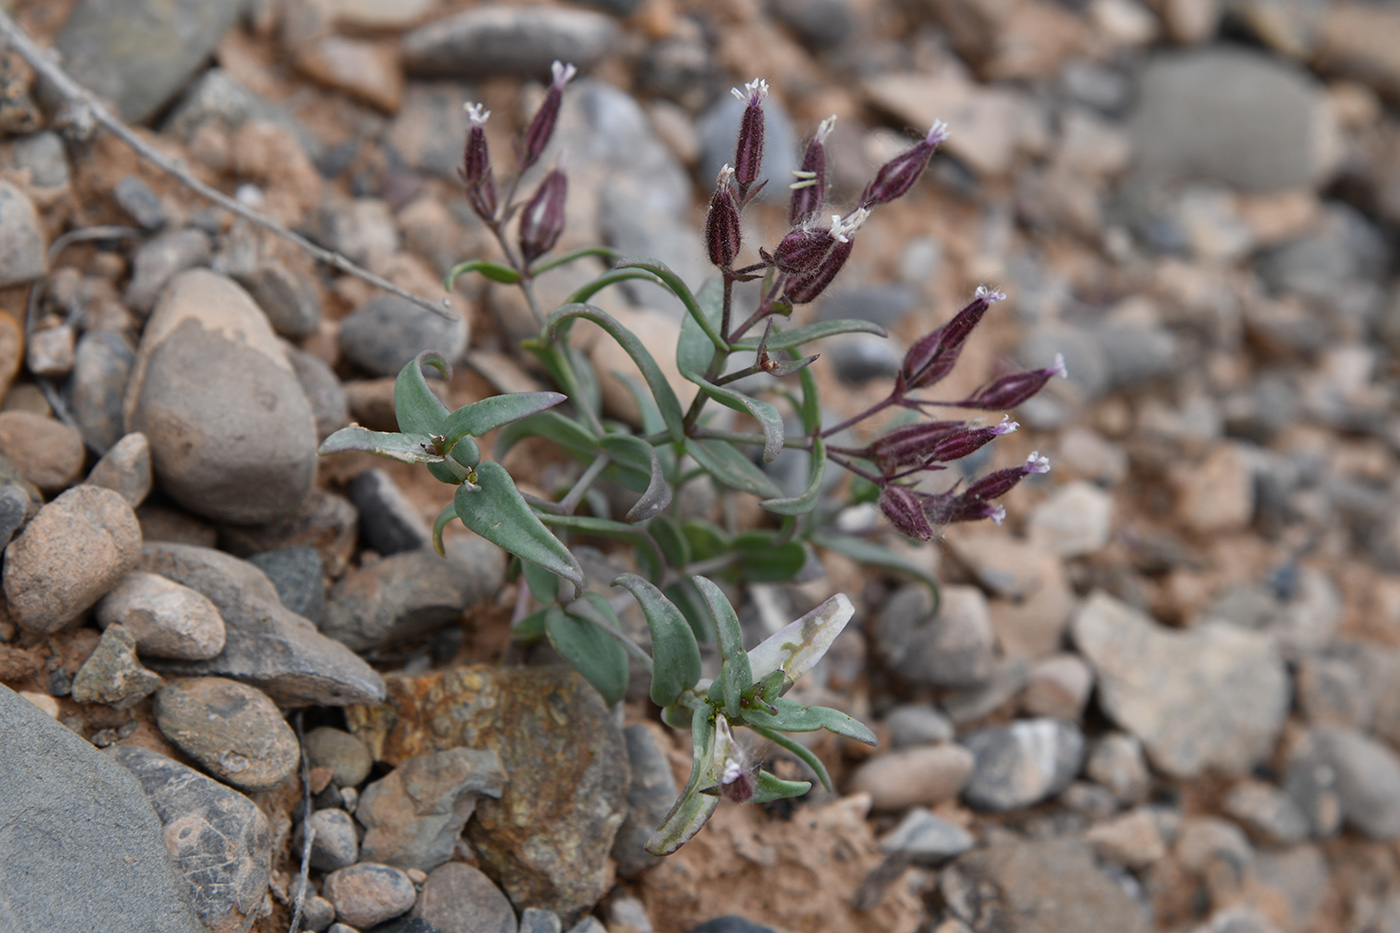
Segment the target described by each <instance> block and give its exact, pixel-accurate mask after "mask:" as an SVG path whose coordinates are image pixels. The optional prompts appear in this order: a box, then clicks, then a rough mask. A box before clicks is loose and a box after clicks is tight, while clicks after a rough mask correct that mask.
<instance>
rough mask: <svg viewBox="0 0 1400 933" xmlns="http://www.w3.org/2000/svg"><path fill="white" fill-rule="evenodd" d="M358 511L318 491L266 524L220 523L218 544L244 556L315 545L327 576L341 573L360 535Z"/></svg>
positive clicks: (337, 497)
mask: <svg viewBox="0 0 1400 933" xmlns="http://www.w3.org/2000/svg"><path fill="white" fill-rule="evenodd" d="M359 514H360V513H359V512H357V511H355V506H353V505H352V504H351V503H350V500H349V499H346V498H345V497H344V496H338V495H336V494H335V493H333V492H325V491H322V490H317V491H315V492H313V493H311V495H310V496H309V497H308V498H307V500H306V503H305V505H303V506H302V507H301V508H300V509H298V510H297V511H296V512H293V513H292V514H290V515H286V516H283V517H282V518H280V519H277V520H275V521H271V522H268V523H267V524H265V525H223V526H221V527H220V528H219V547H221V548H223V549H224V550H226V551H229V552H230V553H232V554H238V555H241V556H244V557H247V556H251V555H253V554H258V553H261V552H263V551H277V550H281V549H283V548H289V547H303V546H304V547H314V548H315V549H316V550H317V551H319V552H320V553H321V562H322V563H323V564H324V565H325V568H326V575H327V576H328V577H331V578H335V577H339V576H342V575H343V574H344V573H345V568H346V567H348V566H349V564H350V558H351V556H352V555H353V554H354V552H355V544H356V541H357V540H358V538H359V533H360V528H359Z"/></svg>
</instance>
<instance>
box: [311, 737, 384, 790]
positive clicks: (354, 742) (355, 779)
mask: <svg viewBox="0 0 1400 933" xmlns="http://www.w3.org/2000/svg"><path fill="white" fill-rule="evenodd" d="M303 747H304V748H305V750H306V757H307V759H308V760H309V761H310V762H311V767H313V768H329V769H330V771H331V782H332V783H333V784H335V785H336V786H337V787H358V786H359V785H360V784H361V783H362V782H363V781H364V779H365V778H367V777H369V769H370V766H371V765H372V764H373V762H372V761H371V760H370V757H369V749H367V748H365V744H364V743H363V742H361V741H360V740H359V739H357V738H355V737H354V736H353V735H351V734H350V733H348V732H344V731H342V730H340V729H334V728H332V727H330V726H318V727H316V728H315V729H312V730H311V731H310V732H308V733H307V734H306V740H305V743H304V746H303Z"/></svg>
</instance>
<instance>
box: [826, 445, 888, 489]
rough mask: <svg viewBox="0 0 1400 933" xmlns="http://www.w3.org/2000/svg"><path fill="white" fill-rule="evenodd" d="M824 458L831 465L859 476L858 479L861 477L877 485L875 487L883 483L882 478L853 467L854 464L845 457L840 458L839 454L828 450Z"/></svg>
mask: <svg viewBox="0 0 1400 933" xmlns="http://www.w3.org/2000/svg"><path fill="white" fill-rule="evenodd" d="M826 456H827V459H829V460H830V461H831V462H832V463H834V464H836V465H837V466H839V467H842V468H843V469H846V470H850V471H851V472H852V473H854V474H855V475H857V476H859V477H862V478H864V479H868V480H870V482H872V483H874V484H875V485H877V486H878V485H880V483H881V482H882V481H883V479H884V477H882V476H878V475H876V474H874V473H871V472H870V471H869V470H866V469H863V468H861V467H858V466H856V465H855V464H854V463H852V462H851V461H850V460H847V459H846V458H845V457H843V456H841V455H840V454H835V453H832V452H831V451H830V450H828V451H827V452H826Z"/></svg>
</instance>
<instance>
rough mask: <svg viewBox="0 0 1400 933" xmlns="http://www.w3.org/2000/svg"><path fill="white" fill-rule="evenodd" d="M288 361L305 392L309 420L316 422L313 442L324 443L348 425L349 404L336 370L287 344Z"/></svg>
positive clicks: (315, 357)
mask: <svg viewBox="0 0 1400 933" xmlns="http://www.w3.org/2000/svg"><path fill="white" fill-rule="evenodd" d="M287 360H288V361H289V362H290V363H291V364H292V370H293V372H295V373H296V377H297V382H299V383H301V390H302V391H303V392H304V393H306V401H307V404H309V405H310V406H311V417H312V418H313V419H314V420H315V422H316V439H317V441H318V442H319V441H323V440H325V439H326V438H328V437H330V436H331V435H332V434H334V433H335V432H336V431H338V430H340V429H341V428H343V427H345V426H346V425H347V424H349V423H350V403H349V402H348V401H347V400H346V398H345V390H344V389H343V388H341V385H340V379H339V378H338V377H337V376H336V374H335V370H333V369H331V367H330V365H329V364H328V363H326V361H325V360H323V359H321V358H320V357H319V356H315V355H314V354H311V353H307V352H306V351H305V350H301V349H298V348H296V347H293V346H290V345H288V347H287Z"/></svg>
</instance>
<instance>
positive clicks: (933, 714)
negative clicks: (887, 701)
mask: <svg viewBox="0 0 1400 933" xmlns="http://www.w3.org/2000/svg"><path fill="white" fill-rule="evenodd" d="M885 726H886V727H887V728H888V729H889V730H890V744H891V745H893V746H894V747H895V748H904V747H906V746H910V745H938V744H940V743H943V742H951V741H953V731H954V730H953V723H952V722H951V721H950V720H949V719H948V717H947V716H945V715H943V714H942V713H940V712H939V711H938V710H936V709H934V708H933V707H932V706H928V705H926V704H921V703H907V704H904V705H901V706H896V707H895V708H894V709H892V710H890V712H889V714H888V715H886V716H885Z"/></svg>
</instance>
